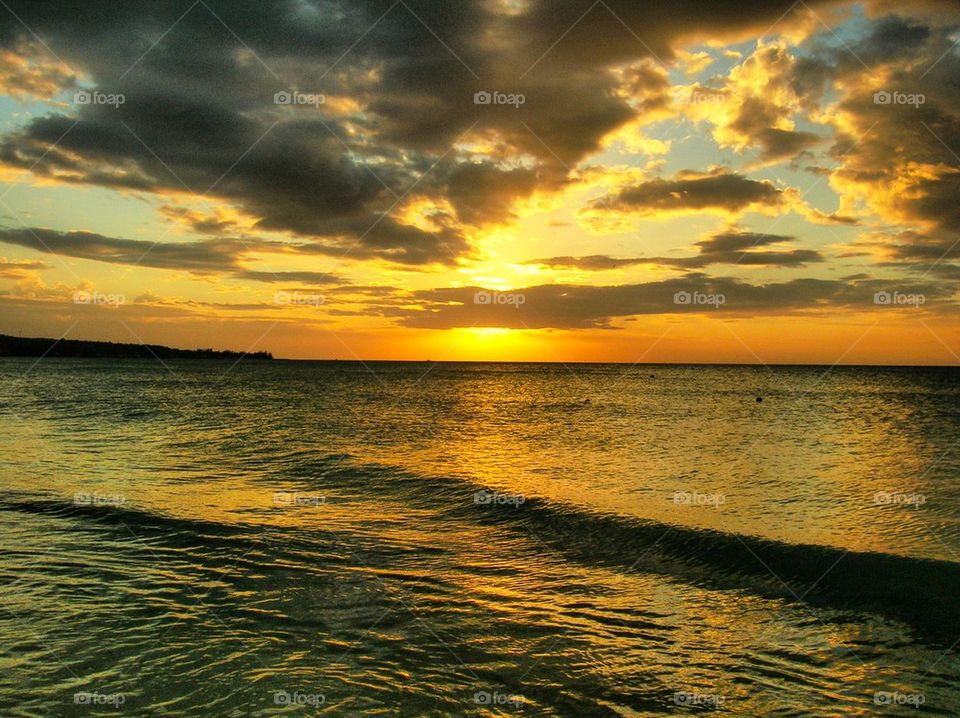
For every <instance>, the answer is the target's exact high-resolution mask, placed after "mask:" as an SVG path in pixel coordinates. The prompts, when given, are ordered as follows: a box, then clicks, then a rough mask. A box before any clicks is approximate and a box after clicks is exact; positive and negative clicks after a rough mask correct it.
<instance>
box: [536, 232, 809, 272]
mask: <svg viewBox="0 0 960 718" xmlns="http://www.w3.org/2000/svg"><path fill="white" fill-rule="evenodd" d="M794 239H795V238H794V237H788V236H784V235H778V234H758V233H754V232H740V231H735V230H731V231H728V232H721V233H719V234H714V235H712V236H711V237H708V238H707V239H705V240H703V241H700V242H697V243H696V246H697V247H699V248H700V253H699V254H698V255H697V256H694V257H610V256H608V255H605V254H594V255H590V256H587V257H570V256H566V257H548V258H544V259H532V260H529V261H527V262H525V264H538V265H542V266H547V267H552V268H553V269H582V270H588V271H606V270H611V269H621V268H623V267H629V266H633V265H637V264H654V265H661V266H668V267H673V268H676V269H699V268H702V267H707V266H709V265H711V264H737V265H743V266H765V267H802V266H805V265H806V264H808V263H812V262H823V261H824V257H823V255H822V254H820V253H819V252H817V251H815V250H812V249H790V250H765V251H758V250H757V247H765V246H768V245H771V244H780V243H785V242H793V241H794Z"/></svg>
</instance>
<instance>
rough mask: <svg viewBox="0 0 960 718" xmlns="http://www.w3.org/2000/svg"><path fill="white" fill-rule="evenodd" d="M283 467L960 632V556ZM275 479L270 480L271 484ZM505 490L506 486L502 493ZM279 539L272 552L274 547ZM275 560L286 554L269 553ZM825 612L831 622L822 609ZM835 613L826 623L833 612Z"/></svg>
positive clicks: (637, 566) (168, 536) (322, 550)
mask: <svg viewBox="0 0 960 718" xmlns="http://www.w3.org/2000/svg"><path fill="white" fill-rule="evenodd" d="M278 463H279V464H280V466H279V467H278V469H279V472H278V473H280V474H282V475H283V479H284V481H285V483H286V482H289V480H290V479H294V480H295V481H297V482H298V483H300V484H303V485H304V486H305V487H309V488H319V487H321V486H322V487H325V488H333V487H336V488H337V489H338V490H343V489H345V488H346V489H350V490H352V491H351V492H356V493H357V494H361V495H367V496H375V497H384V496H385V497H389V498H390V499H393V500H399V501H401V502H403V503H405V504H406V505H409V506H410V507H411V508H416V509H418V510H425V511H427V512H428V513H430V514H432V515H433V516H434V519H432V520H439V521H444V520H449V521H455V522H467V523H477V522H479V523H481V524H484V525H492V526H498V527H502V528H504V529H505V530H510V531H515V532H522V533H525V534H527V535H528V536H530V538H531V540H535V541H536V542H537V544H538V545H541V546H544V545H545V546H548V547H550V548H551V549H553V550H555V551H557V553H558V554H560V555H562V556H563V557H564V558H565V559H566V560H570V561H576V562H578V563H580V564H582V565H584V566H588V567H605V568H608V569H611V570H616V571H622V572H634V571H635V572H645V573H656V574H662V575H664V576H666V577H668V578H674V579H677V580H681V581H684V582H688V583H691V584H695V585H700V586H703V587H705V588H713V589H721V590H733V591H747V592H751V593H754V594H757V595H762V596H765V597H775V598H780V599H783V600H785V601H787V602H791V603H796V604H804V605H807V606H809V607H825V608H830V609H836V610H839V611H841V612H853V613H857V614H862V613H871V614H876V615H879V616H882V617H888V618H892V619H896V620H899V621H902V622H904V623H906V624H908V625H909V626H911V627H913V628H915V629H916V630H917V631H918V632H920V633H921V634H923V635H924V636H925V637H926V638H927V639H928V640H931V641H933V642H934V643H940V642H942V641H944V640H948V639H949V640H953V639H955V638H956V636H957V635H958V634H960V602H958V601H956V600H955V596H956V589H957V587H958V586H960V563H953V562H950V561H943V560H937V559H929V558H910V557H905V556H897V555H892V554H885V553H878V552H863V551H848V550H844V549H841V548H836V547H831V546H819V545H813V544H793V543H786V542H782V541H777V540H773V539H767V538H761V537H758V536H751V535H741V534H733V533H726V532H721V531H716V530H710V529H701V528H692V527H689V526H680V525H674V524H667V523H660V522H656V521H651V520H645V519H639V518H632V517H627V516H621V515H612V514H606V513H601V512H598V511H594V510H590V509H588V508H585V507H581V506H576V505H573V504H568V503H562V502H557V501H551V500H546V499H542V498H533V497H529V498H524V499H523V500H522V501H515V502H510V503H498V502H496V501H493V502H490V503H477V502H476V500H475V495H476V494H482V493H483V492H486V493H487V494H488V495H489V494H493V493H495V492H492V491H489V490H488V489H487V488H486V487H484V486H482V485H480V484H476V483H473V482H470V481H466V480H463V479H459V478H455V479H451V478H447V479H444V478H439V477H431V476H421V475H416V474H412V473H409V472H404V471H401V470H399V469H395V468H392V467H388V466H383V465H375V464H369V463H363V464H359V463H357V462H356V457H353V456H349V455H336V456H328V457H325V458H323V459H320V460H318V459H316V458H307V457H305V456H302V455H300V456H296V457H294V456H289V457H286V460H282V459H281V460H280V461H279V462H278ZM276 478H280V477H277V476H274V477H271V478H265V479H264V480H265V481H268V482H270V483H273V481H274V479H276ZM501 496H502V494H501ZM0 510H5V511H21V512H26V513H33V514H44V515H50V516H60V517H72V518H76V519H81V520H87V521H90V522H92V523H95V524H100V525H103V524H108V525H110V524H112V525H115V526H116V527H117V528H118V529H122V528H124V527H131V528H133V529H135V533H136V534H137V535H139V534H140V533H142V532H145V533H150V534H152V535H158V536H162V537H163V541H164V542H165V543H173V544H179V545H196V544H197V543H210V544H214V545H218V544H222V543H224V542H226V543H230V544H236V543H238V542H239V543H246V542H250V543H251V545H256V544H258V543H259V542H258V535H259V533H260V532H263V531H265V530H268V529H269V530H271V531H273V530H275V529H270V528H269V527H267V526H263V525H262V524H241V523H236V524H226V523H217V522H211V521H203V520H198V519H192V518H191V519H188V518H176V517H171V516H167V515H163V514H160V513H157V512H152V511H147V510H142V509H139V508H133V507H131V506H122V507H112V506H86V505H79V506H78V505H75V504H74V503H71V502H69V501H64V500H62V499H57V498H38V497H36V496H30V495H23V496H11V495H9V494H8V495H6V496H0ZM281 533H283V534H284V539H283V547H284V549H286V550H289V551H294V552H296V553H297V554H298V555H300V556H303V555H304V553H307V552H309V551H310V550H311V547H312V549H313V550H315V552H316V554H317V555H325V556H327V557H329V553H328V549H329V548H330V544H332V543H335V540H334V536H333V533H332V532H331V534H330V535H329V536H327V535H326V534H325V533H324V532H321V531H318V530H316V529H313V533H312V534H311V535H310V536H309V538H308V537H305V536H304V534H303V533H302V532H297V533H295V534H287V533H286V532H281ZM278 548H279V547H278V546H277V543H276V542H271V551H277V550H278ZM261 558H264V559H266V560H279V558H280V556H279V554H276V555H270V556H261ZM817 618H818V620H824V619H823V618H821V616H819V615H818V616H817ZM837 618H838V617H837V616H833V617H831V618H830V620H837Z"/></svg>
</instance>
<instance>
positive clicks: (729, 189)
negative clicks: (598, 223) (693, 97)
mask: <svg viewBox="0 0 960 718" xmlns="http://www.w3.org/2000/svg"><path fill="white" fill-rule="evenodd" d="M783 199H784V197H783V191H782V190H779V189H777V187H776V186H775V185H774V184H773V183H772V182H769V181H767V180H761V181H757V180H752V179H748V178H747V177H744V176H743V175H741V174H736V173H731V172H727V171H725V170H722V169H717V170H714V171H712V172H709V173H697V172H693V171H686V172H681V173H680V174H678V175H677V176H676V177H675V178H674V179H670V180H664V179H655V180H650V181H648V182H641V183H639V184H634V185H630V186H627V187H624V188H623V189H621V190H619V191H618V192H616V193H614V194H611V195H607V196H605V197H601V198H600V199H598V200H596V201H595V202H594V204H593V207H594V208H595V209H599V210H608V211H617V212H635V213H639V214H654V213H658V212H671V211H683V210H694V211H695V210H707V209H721V210H726V211H727V212H731V213H734V212H740V211H743V210H745V209H747V208H749V207H751V206H765V207H776V206H778V205H780V204H781V203H782V202H783Z"/></svg>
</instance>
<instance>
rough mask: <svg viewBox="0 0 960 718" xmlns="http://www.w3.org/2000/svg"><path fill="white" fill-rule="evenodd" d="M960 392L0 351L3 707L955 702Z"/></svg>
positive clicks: (764, 712) (950, 382)
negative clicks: (4, 355) (8, 354)
mask: <svg viewBox="0 0 960 718" xmlns="http://www.w3.org/2000/svg"><path fill="white" fill-rule="evenodd" d="M958 380H960V370H958V369H956V368H947V367H943V368H898V367H833V368H829V367H812V366H809V367H786V366H776V367H764V366H679V365H666V366H665V365H656V366H650V365H627V364H569V365H563V364H536V363H457V362H449V363H447V362H436V363H428V362H410V363H405V362H358V361H349V362H348V361H339V362H333V361H330V362H309V361H302V362H301V361H297V362H295V361H279V360H277V361H239V362H232V361H219V360H167V361H163V362H160V361H151V360H127V361H120V360H109V359H89V360H84V359H49V358H48V359H44V360H42V361H37V360H36V359H4V360H0V417H2V419H0V420H2V431H0V715H3V716H90V715H104V716H118V715H130V716H273V715H297V716H301V715H309V716H313V715H317V716H320V715H322V716H327V715H329V716H341V715H342V716H627V717H633V716H662V715H693V714H717V715H737V716H741V715H742V716H874V715H943V716H956V715H960V657H958V652H957V648H958V641H960V381H958Z"/></svg>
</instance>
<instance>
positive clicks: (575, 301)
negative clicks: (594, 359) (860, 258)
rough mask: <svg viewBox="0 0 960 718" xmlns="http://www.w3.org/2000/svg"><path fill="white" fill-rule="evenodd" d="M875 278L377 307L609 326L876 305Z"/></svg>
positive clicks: (437, 295)
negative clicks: (654, 317)
mask: <svg viewBox="0 0 960 718" xmlns="http://www.w3.org/2000/svg"><path fill="white" fill-rule="evenodd" d="M891 288H892V287H891V284H890V283H889V282H884V281H882V280H873V279H871V280H860V281H843V280H826V279H812V278H803V279H794V280H791V281H788V282H781V283H771V284H759V285H756V284H749V283H747V282H743V281H741V280H738V279H732V278H726V277H719V278H711V277H707V276H705V275H702V274H689V275H687V276H685V277H680V278H675V279H668V280H663V281H657V282H646V283H642V284H628V285H615V286H585V285H568V284H544V285H539V286H533V287H522V288H517V289H513V290H510V292H509V293H506V295H507V296H509V295H513V296H514V297H518V296H522V298H523V299H522V302H518V301H516V300H514V301H512V302H507V301H503V302H502V303H501V302H497V301H486V300H485V299H481V300H478V299H477V295H478V293H480V295H481V296H483V295H486V296H488V297H489V296H491V294H496V293H495V292H493V291H492V290H489V289H485V288H482V287H457V288H446V289H430V290H423V291H418V292H414V293H413V295H412V299H413V300H415V301H417V302H418V303H419V304H420V307H419V308H417V309H411V308H406V307H401V308H390V309H385V310H383V311H382V314H383V315H384V316H392V317H395V318H397V319H398V321H399V322H400V324H402V325H403V326H407V327H420V328H430V329H450V328H455V327H474V326H480V327H505V328H509V329H591V328H592V329H598V328H607V329H609V328H614V327H615V324H614V322H615V320H617V319H622V318H626V317H631V316H639V315H648V314H687V313H706V314H721V313H722V314H728V315H729V314H734V315H741V314H746V315H756V314H771V315H779V314H787V313H793V312H798V311H820V310H826V309H838V308H843V309H860V310H870V311H880V309H881V308H879V307H878V305H877V304H876V303H875V302H874V294H875V293H876V292H878V291H886V290H890V289H891ZM896 288H897V290H898V291H900V292H902V293H905V294H923V295H925V297H926V300H927V302H930V303H932V302H934V301H937V300H940V301H943V300H947V299H948V298H950V297H951V296H952V295H953V289H952V287H950V286H949V285H948V284H944V283H942V282H932V281H930V282H925V283H924V282H913V283H900V284H899V285H898V286H897V287H896ZM678 293H687V294H688V295H691V296H692V295H693V294H694V293H698V294H700V295H712V296H717V295H722V297H723V302H722V303H721V304H720V305H719V306H718V307H717V308H714V307H713V305H711V304H709V303H700V304H694V303H692V302H687V303H684V302H683V300H682V299H681V300H678V299H677V294H678Z"/></svg>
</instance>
